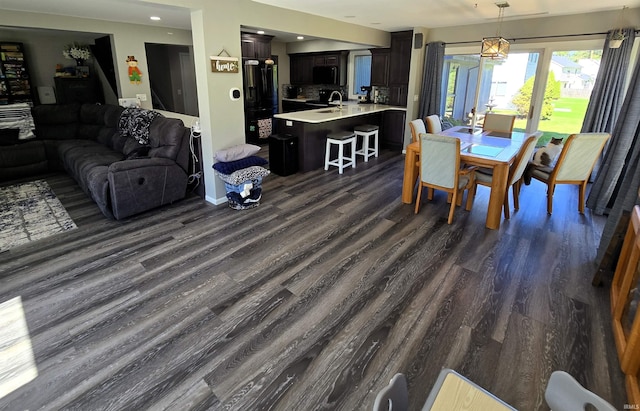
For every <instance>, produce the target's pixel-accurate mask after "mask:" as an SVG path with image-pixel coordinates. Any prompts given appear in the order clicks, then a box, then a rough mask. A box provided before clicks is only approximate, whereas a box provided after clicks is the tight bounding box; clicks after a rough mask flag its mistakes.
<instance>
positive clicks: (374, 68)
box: [371, 49, 391, 87]
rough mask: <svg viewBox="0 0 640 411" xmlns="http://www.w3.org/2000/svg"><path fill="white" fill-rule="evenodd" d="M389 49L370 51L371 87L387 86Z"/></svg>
mask: <svg viewBox="0 0 640 411" xmlns="http://www.w3.org/2000/svg"><path fill="white" fill-rule="evenodd" d="M390 54H391V50H389V49H371V85H372V86H378V87H381V86H382V87H386V86H388V85H389V58H390Z"/></svg>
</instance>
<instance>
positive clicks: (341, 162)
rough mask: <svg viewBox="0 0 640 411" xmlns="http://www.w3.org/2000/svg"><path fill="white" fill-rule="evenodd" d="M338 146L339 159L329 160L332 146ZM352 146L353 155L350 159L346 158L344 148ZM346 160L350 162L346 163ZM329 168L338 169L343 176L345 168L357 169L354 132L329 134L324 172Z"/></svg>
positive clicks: (351, 154)
mask: <svg viewBox="0 0 640 411" xmlns="http://www.w3.org/2000/svg"><path fill="white" fill-rule="evenodd" d="M332 144H335V145H337V146H338V157H337V158H335V159H333V160H329V157H330V153H331V145H332ZM347 144H351V153H350V156H349V157H345V156H344V146H345V145H347ZM345 160H348V161H346V162H345ZM329 166H336V167H338V172H339V173H340V174H342V170H344V168H345V167H349V166H351V167H352V168H356V135H355V134H354V133H353V132H352V131H334V132H332V133H329V134H327V146H326V150H325V155H324V170H325V171H327V170H328V169H329Z"/></svg>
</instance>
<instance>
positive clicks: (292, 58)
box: [289, 51, 349, 86]
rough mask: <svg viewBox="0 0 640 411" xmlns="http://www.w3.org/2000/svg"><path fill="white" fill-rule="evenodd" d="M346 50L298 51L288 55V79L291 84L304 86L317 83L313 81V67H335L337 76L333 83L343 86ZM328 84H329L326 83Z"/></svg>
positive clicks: (347, 53)
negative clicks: (326, 51) (298, 52)
mask: <svg viewBox="0 0 640 411" xmlns="http://www.w3.org/2000/svg"><path fill="white" fill-rule="evenodd" d="M348 56H349V52H348V51H334V52H328V53H300V54H290V55H289V67H290V70H291V71H290V76H289V77H290V81H291V84H293V85H297V86H304V85H310V84H321V83H318V81H317V79H315V81H314V77H313V71H314V70H313V68H314V67H336V68H337V77H336V78H335V84H332V85H340V86H343V85H345V84H347V60H348ZM327 85H329V84H327Z"/></svg>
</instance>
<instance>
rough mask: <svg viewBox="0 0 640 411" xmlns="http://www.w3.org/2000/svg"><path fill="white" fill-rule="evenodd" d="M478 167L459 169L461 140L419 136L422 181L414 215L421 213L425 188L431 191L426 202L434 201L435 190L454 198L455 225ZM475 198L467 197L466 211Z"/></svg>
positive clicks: (435, 135) (427, 135)
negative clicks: (456, 217)
mask: <svg viewBox="0 0 640 411" xmlns="http://www.w3.org/2000/svg"><path fill="white" fill-rule="evenodd" d="M475 169H476V167H470V168H465V169H460V140H458V139H457V138H455V137H449V136H441V135H437V134H428V133H423V134H420V181H419V182H418V184H419V185H418V197H417V198H416V209H415V213H416V214H418V211H419V210H420V197H421V196H422V187H427V188H428V193H427V198H428V199H429V200H431V199H433V190H434V189H435V190H442V191H446V192H447V193H449V194H451V208H450V210H449V219H448V220H447V222H448V223H449V224H451V222H452V221H453V212H454V211H455V208H456V205H460V204H461V203H462V194H463V193H464V190H467V189H470V188H472V187H473V180H474V171H475ZM472 203H473V195H472V193H471V192H469V193H468V194H467V206H466V209H467V211H469V210H471V204H472Z"/></svg>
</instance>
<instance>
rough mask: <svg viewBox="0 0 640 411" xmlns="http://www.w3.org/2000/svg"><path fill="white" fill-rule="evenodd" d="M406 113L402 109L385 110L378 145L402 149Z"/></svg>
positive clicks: (397, 149)
mask: <svg viewBox="0 0 640 411" xmlns="http://www.w3.org/2000/svg"><path fill="white" fill-rule="evenodd" d="M406 117H407V113H406V112H405V111H404V110H387V111H385V112H384V115H383V118H382V132H381V136H380V146H381V147H383V148H388V149H391V150H395V151H402V148H403V146H404V127H405V120H406Z"/></svg>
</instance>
